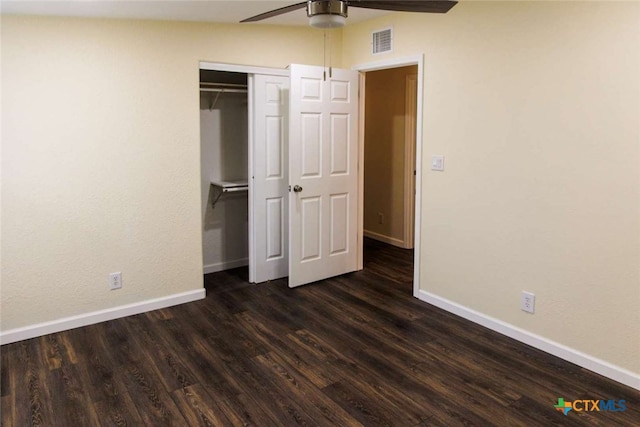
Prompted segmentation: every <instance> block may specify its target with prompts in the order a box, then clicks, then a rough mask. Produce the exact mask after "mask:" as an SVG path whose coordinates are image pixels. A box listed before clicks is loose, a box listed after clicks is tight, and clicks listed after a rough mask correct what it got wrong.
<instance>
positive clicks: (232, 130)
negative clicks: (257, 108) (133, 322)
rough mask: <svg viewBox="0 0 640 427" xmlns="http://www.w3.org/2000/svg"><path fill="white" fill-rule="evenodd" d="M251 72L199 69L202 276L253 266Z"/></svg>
mask: <svg viewBox="0 0 640 427" xmlns="http://www.w3.org/2000/svg"><path fill="white" fill-rule="evenodd" d="M247 96H248V95H247V74H245V73H234V72H222V71H213V70H200V141H201V156H200V159H201V180H202V210H203V211H202V215H203V234H202V247H203V263H204V273H205V274H207V273H212V272H215V271H221V270H226V269H229V268H235V267H240V266H245V265H248V263H249V226H248V221H249V208H248V188H249V187H248V179H249V174H248V170H249V167H248V159H249V156H248V143H249V142H248V98H247Z"/></svg>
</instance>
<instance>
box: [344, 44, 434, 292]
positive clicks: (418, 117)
mask: <svg viewBox="0 0 640 427" xmlns="http://www.w3.org/2000/svg"><path fill="white" fill-rule="evenodd" d="M353 69H354V70H357V71H360V72H361V73H362V74H361V76H362V78H361V85H362V86H364V88H365V89H364V90H363V91H362V93H364V94H365V96H364V97H363V99H361V117H363V118H364V120H362V123H361V126H360V135H361V136H360V144H359V146H360V153H359V159H360V164H362V165H364V167H363V168H360V173H361V176H360V194H363V195H364V197H362V198H360V211H361V212H362V213H363V215H361V224H360V230H363V235H365V236H366V234H365V230H366V227H365V212H366V210H365V203H368V202H370V200H369V201H367V192H366V191H365V173H366V172H365V171H366V170H367V168H369V170H370V171H371V172H370V173H374V172H373V171H372V168H371V166H367V161H366V160H365V156H366V143H365V126H366V124H365V123H366V121H367V120H371V119H370V118H369V117H367V114H366V102H367V99H366V97H367V96H368V91H367V85H368V84H369V81H368V80H369V77H370V76H374V78H375V75H374V74H372V73H374V72H378V71H386V70H397V69H406V70H405V71H408V70H411V72H410V73H408V75H410V77H406V81H405V80H404V78H402V80H403V81H402V84H403V85H404V89H400V90H401V91H402V92H403V93H404V95H405V110H406V108H407V104H406V103H412V104H413V106H414V107H412V108H414V111H415V113H414V114H413V113H412V117H413V118H414V120H404V118H403V119H402V123H403V125H402V128H403V129H404V135H405V136H409V137H410V138H412V139H413V140H414V141H415V143H414V144H410V145H405V144H403V145H404V147H405V148H412V149H413V150H412V152H411V151H410V150H403V151H404V153H403V154H404V155H403V156H402V164H403V169H404V170H405V171H407V172H408V173H406V174H401V175H402V176H403V177H404V179H403V185H401V186H400V187H402V193H403V197H402V200H403V201H404V202H405V203H403V205H402V208H401V211H402V217H403V220H402V223H403V225H413V226H414V227H413V230H412V231H408V229H407V228H405V227H404V226H403V227H401V228H403V231H402V233H398V234H397V235H398V236H401V237H400V238H397V239H398V240H397V241H395V242H390V243H391V244H394V243H396V244H395V245H394V246H398V247H405V246H408V247H413V248H414V249H413V256H412V258H413V296H415V297H417V296H418V292H419V283H420V262H419V260H420V236H421V233H420V222H421V209H420V197H421V196H420V194H421V193H420V191H421V179H422V178H421V177H422V173H421V163H422V162H421V158H422V144H421V138H422V117H423V104H422V95H421V94H422V93H423V75H424V71H423V70H424V59H423V55H415V56H410V57H404V58H398V59H391V60H385V61H378V62H372V63H366V64H359V65H356V66H354V67H353ZM362 86H361V87H362ZM409 94H411V95H409ZM412 98H413V99H412ZM411 161H413V167H409V168H406V169H405V168H404V165H405V164H407V165H409V164H410V163H411ZM412 169H413V170H412ZM411 174H412V175H413V176H411ZM409 182H410V183H411V187H413V190H412V191H411V192H410V193H413V195H414V196H413V197H407V198H405V197H404V195H405V194H407V195H410V193H407V192H406V190H405V188H407V186H408V185H407V184H408V183H409ZM396 187H397V188H398V186H396ZM369 197H375V193H374V195H373V196H372V195H371V194H369ZM407 202H411V203H410V204H409V203H407ZM369 204H370V205H371V203H369ZM380 212H381V211H380V210H377V209H375V207H374V209H373V211H369V212H367V213H366V215H368V217H369V218H368V220H369V221H371V220H373V222H374V223H375V222H378V223H379V221H380V216H379V213H380ZM382 213H383V218H382V220H383V222H384V221H385V220H386V216H384V212H382ZM411 215H412V216H413V217H411ZM370 236H371V235H370ZM375 237H377V236H375ZM411 237H413V239H411ZM362 246H363V247H364V244H363V245H362ZM363 251H364V250H363ZM360 260H361V264H360V268H363V267H364V260H363V257H361V258H360ZM391 262H393V261H391Z"/></svg>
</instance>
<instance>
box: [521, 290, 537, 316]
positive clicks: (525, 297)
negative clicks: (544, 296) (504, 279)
mask: <svg viewBox="0 0 640 427" xmlns="http://www.w3.org/2000/svg"><path fill="white" fill-rule="evenodd" d="M520 308H521V309H522V311H526V312H527V313H531V314H533V313H534V312H535V308H536V296H535V295H534V294H532V293H531V292H526V291H522V296H521V297H520Z"/></svg>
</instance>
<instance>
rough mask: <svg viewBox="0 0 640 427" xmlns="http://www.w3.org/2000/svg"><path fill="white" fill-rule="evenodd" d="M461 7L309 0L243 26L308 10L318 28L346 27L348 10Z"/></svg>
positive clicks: (388, 0)
mask: <svg viewBox="0 0 640 427" xmlns="http://www.w3.org/2000/svg"><path fill="white" fill-rule="evenodd" d="M456 3H458V2H457V1H447V0H309V1H303V2H300V3H296V4H292V5H290V6H285V7H281V8H279V9H275V10H272V11H269V12H265V13H261V14H260V15H256V16H252V17H251V18H247V19H243V20H242V21H240V22H256V21H262V20H263V19H267V18H272V17H274V16H278V15H282V14H283V13H288V12H292V11H294V10H298V9H302V8H304V7H306V9H307V16H308V17H309V25H311V26H312V27H317V28H337V27H342V26H344V24H345V22H346V18H347V8H348V7H349V6H350V7H362V8H365V9H379V10H392V11H399V12H422V13H447V12H448V11H449V9H451V8H452V7H453V6H455V5H456Z"/></svg>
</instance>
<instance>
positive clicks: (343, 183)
mask: <svg viewBox="0 0 640 427" xmlns="http://www.w3.org/2000/svg"><path fill="white" fill-rule="evenodd" d="M290 70H291V92H290V101H289V109H290V120H289V183H290V187H291V188H292V189H294V188H295V187H296V186H298V187H299V190H300V191H299V192H295V191H294V192H291V193H289V250H290V252H289V259H290V261H289V286H290V287H294V286H299V285H302V284H306V283H310V282H315V281H317V280H321V279H325V278H327V277H332V276H336V275H339V274H344V273H348V272H350V271H354V270H356V267H357V251H356V249H357V248H356V240H357V209H356V207H357V185H358V175H357V173H358V168H357V129H358V105H357V98H358V73H357V72H355V71H350V70H336V69H334V70H333V73H332V76H331V77H329V76H327V80H325V79H324V77H325V76H324V71H325V70H324V69H323V68H321V67H312V66H306V65H292V66H291V68H290Z"/></svg>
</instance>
